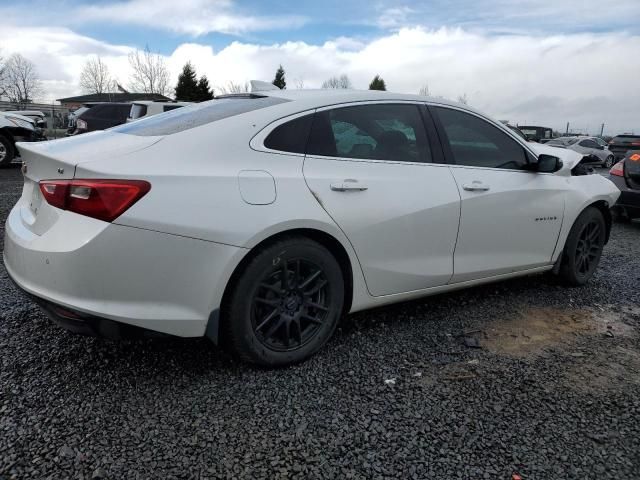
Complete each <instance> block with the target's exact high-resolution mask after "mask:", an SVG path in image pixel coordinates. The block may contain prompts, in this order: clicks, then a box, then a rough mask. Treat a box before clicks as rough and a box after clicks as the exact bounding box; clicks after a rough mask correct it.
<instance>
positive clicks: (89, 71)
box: [80, 56, 113, 93]
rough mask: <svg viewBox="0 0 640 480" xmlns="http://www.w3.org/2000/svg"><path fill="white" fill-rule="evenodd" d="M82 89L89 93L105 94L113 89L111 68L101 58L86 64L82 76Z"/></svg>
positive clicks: (90, 60) (92, 59)
mask: <svg viewBox="0 0 640 480" xmlns="http://www.w3.org/2000/svg"><path fill="white" fill-rule="evenodd" d="M80 87H81V88H82V89H83V90H84V91H85V92H87V93H105V92H107V91H109V90H110V89H111V88H112V87H113V81H112V80H111V75H110V74H109V68H108V67H107V64H106V63H104V62H103V61H102V59H101V58H100V57H99V56H96V57H95V58H90V59H89V60H87V61H86V62H85V64H84V67H83V68H82V73H81V74H80Z"/></svg>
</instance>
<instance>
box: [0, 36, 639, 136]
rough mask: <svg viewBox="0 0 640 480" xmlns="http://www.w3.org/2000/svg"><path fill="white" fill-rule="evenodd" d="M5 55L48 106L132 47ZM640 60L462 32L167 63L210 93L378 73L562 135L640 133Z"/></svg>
mask: <svg viewBox="0 0 640 480" xmlns="http://www.w3.org/2000/svg"><path fill="white" fill-rule="evenodd" d="M0 46H2V47H3V49H4V53H5V54H7V53H11V52H13V51H19V52H20V53H22V54H23V55H25V56H27V57H28V58H30V59H31V60H32V61H34V62H35V63H36V65H37V66H38V68H39V69H40V73H41V76H42V77H43V78H45V79H46V80H47V82H50V83H49V84H48V85H45V88H48V89H49V98H52V97H53V98H60V97H62V96H67V95H71V94H76V93H79V87H78V86H77V82H78V78H79V74H80V70H81V68H82V64H83V62H84V61H85V59H86V58H87V57H88V56H89V55H90V54H94V53H100V54H101V55H102V56H103V58H104V59H105V61H106V63H107V64H108V66H109V68H110V69H111V71H112V72H113V73H114V74H115V75H116V77H117V78H118V79H119V80H120V82H121V83H124V84H126V80H127V78H128V75H129V72H128V62H127V53H128V52H129V51H130V50H131V49H130V48H129V47H127V46H122V45H110V44H106V43H104V42H98V41H96V40H94V39H91V38H88V37H85V36H81V35H77V34H75V33H74V32H72V31H71V30H67V29H48V28H44V27H41V28H30V29H23V28H22V29H17V28H14V29H11V28H9V29H6V28H3V29H2V30H0ZM638 51H640V35H632V34H627V33H601V34H567V35H554V36H543V35H489V34H483V33H478V32H472V31H469V30H464V29H461V28H454V29H450V28H441V29H437V30H430V29H426V28H420V27H415V28H400V29H398V30H397V31H395V32H393V33H389V34H386V35H383V36H381V37H379V38H376V39H374V40H370V41H362V40H357V41H356V40H350V39H349V38H340V39H338V40H336V41H328V42H324V43H320V44H312V43H307V42H284V43H276V44H272V45H258V44H253V43H247V42H241V41H236V42H233V43H231V44H229V45H228V46H226V47H225V48H223V49H221V50H219V51H215V50H214V49H213V48H212V47H211V46H209V45H203V44H200V43H195V42H194V43H184V44H181V45H180V46H178V47H177V48H176V49H175V50H174V51H173V52H172V53H171V54H170V55H168V56H167V57H166V60H167V64H168V66H169V68H170V71H171V75H172V78H173V81H174V82H175V80H176V79H177V75H178V73H179V71H180V69H181V68H182V65H184V63H185V62H186V61H188V60H190V61H192V63H193V64H194V66H195V67H196V70H197V72H198V74H206V75H207V76H208V78H209V80H210V82H211V83H212V84H213V85H219V86H221V85H225V84H226V83H227V82H228V81H229V80H233V81H235V82H244V81H246V80H250V79H264V80H271V79H272V78H273V75H274V73H275V70H276V68H277V67H278V65H279V64H282V65H283V66H284V68H285V70H286V78H287V80H288V83H289V86H290V88H291V87H293V86H294V85H295V83H296V80H302V81H303V82H304V85H305V87H306V88H318V87H320V85H321V84H322V81H323V80H325V79H327V78H328V77H330V76H333V75H337V74H342V73H346V74H347V75H349V77H350V78H351V80H352V82H353V84H354V85H355V86H356V87H357V88H367V86H368V84H369V82H370V81H371V78H373V76H374V75H375V74H380V75H382V77H383V78H384V80H385V81H386V83H387V86H388V88H389V89H391V90H393V91H397V92H407V93H417V92H418V90H419V89H420V87H421V86H422V85H424V84H428V85H429V89H430V91H431V93H432V94H434V95H442V96H444V97H448V98H453V99H455V98H457V97H458V96H459V95H462V94H464V93H466V94H467V96H468V98H469V103H470V104H471V105H472V106H474V107H477V108H479V109H480V110H483V111H485V112H487V113H489V114H490V115H492V116H494V117H496V118H499V119H507V120H510V121H512V122H514V123H515V122H519V123H521V124H525V123H529V124H542V125H548V126H551V127H553V128H556V129H559V130H562V131H564V128H565V125H566V122H571V124H572V126H575V128H577V129H583V130H584V129H587V128H588V129H589V130H590V131H591V132H596V131H599V127H600V124H601V123H603V122H604V123H605V124H606V126H605V132H609V133H613V134H615V133H619V132H621V131H630V130H632V129H633V130H635V131H640V120H639V118H640V117H638V116H637V112H638V111H640V94H638V91H637V68H636V66H635V64H634V63H633V62H631V61H629V59H631V58H635V54H636V52H638Z"/></svg>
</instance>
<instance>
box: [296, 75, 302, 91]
mask: <svg viewBox="0 0 640 480" xmlns="http://www.w3.org/2000/svg"><path fill="white" fill-rule="evenodd" d="M294 83H295V85H296V88H297V89H298V90H302V89H304V80H303V79H302V78H296V79H295V80H294Z"/></svg>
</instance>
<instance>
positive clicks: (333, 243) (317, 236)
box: [206, 228, 354, 344]
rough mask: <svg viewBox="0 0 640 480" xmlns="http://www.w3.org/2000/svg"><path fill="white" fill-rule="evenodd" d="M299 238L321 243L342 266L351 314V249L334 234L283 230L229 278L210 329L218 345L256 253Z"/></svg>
mask: <svg viewBox="0 0 640 480" xmlns="http://www.w3.org/2000/svg"><path fill="white" fill-rule="evenodd" d="M295 236H298V237H306V238H309V239H311V240H314V241H316V242H318V243H319V244H321V245H322V246H324V247H325V248H326V249H327V250H329V252H330V253H331V254H332V255H333V256H334V257H335V258H336V260H337V261H338V264H339V265H340V269H341V270H342V276H343V277H344V286H345V292H344V305H343V312H342V314H343V315H345V314H347V313H348V312H349V311H350V310H351V305H352V302H353V296H354V295H353V293H354V292H353V289H354V271H353V269H354V265H353V264H352V261H351V258H350V256H349V253H348V252H347V249H346V248H345V247H344V245H343V244H342V243H341V242H340V241H339V240H338V239H337V238H336V237H335V236H333V235H331V234H330V233H327V232H325V231H323V230H318V229H315V228H292V229H289V230H283V231H280V232H277V233H274V234H272V235H270V236H268V237H266V238H264V239H263V240H261V241H260V242H259V243H257V244H256V245H254V246H253V247H252V248H251V249H250V250H249V251H248V252H247V254H246V255H244V256H243V257H242V259H241V260H240V261H239V262H238V264H237V265H236V266H235V268H234V269H233V272H232V273H231V276H230V277H229V281H228V282H227V284H226V286H225V288H224V292H223V294H222V298H221V301H220V308H219V309H217V310H215V311H214V312H212V314H211V316H210V318H209V323H208V325H207V330H206V336H207V337H209V338H210V339H211V340H212V341H213V342H214V343H216V344H217V343H219V341H220V340H223V339H221V338H220V334H221V331H222V329H221V328H220V323H221V317H222V316H224V315H225V311H226V309H227V308H228V302H229V298H230V297H231V292H232V291H233V288H234V285H235V284H236V282H237V280H238V278H239V276H240V274H241V273H242V271H243V270H244V268H245V266H246V265H247V263H249V261H251V259H252V258H253V257H254V256H255V255H256V253H257V252H259V251H260V250H261V249H263V248H265V247H267V246H269V245H271V244H273V243H275V242H277V241H279V240H282V239H283V238H287V237H295Z"/></svg>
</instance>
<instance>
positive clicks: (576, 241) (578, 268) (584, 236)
mask: <svg viewBox="0 0 640 480" xmlns="http://www.w3.org/2000/svg"><path fill="white" fill-rule="evenodd" d="M605 235H606V225H605V222H604V217H603V216H602V213H601V212H600V211H599V210H598V209H597V208H594V207H589V208H587V209H585V210H584V211H583V212H582V213H581V214H580V215H579V216H578V218H577V219H576V221H575V223H574V224H573V227H571V231H570V232H569V236H568V237H567V242H566V244H565V247H564V251H563V258H562V266H561V267H560V277H561V278H562V279H563V280H564V281H566V282H567V283H568V284H570V285H575V286H580V285H584V284H585V283H587V282H588V281H589V279H590V278H591V277H592V276H593V274H594V273H595V271H596V269H597V267H598V264H599V263H600V257H601V256H602V249H603V247H604V242H605Z"/></svg>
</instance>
